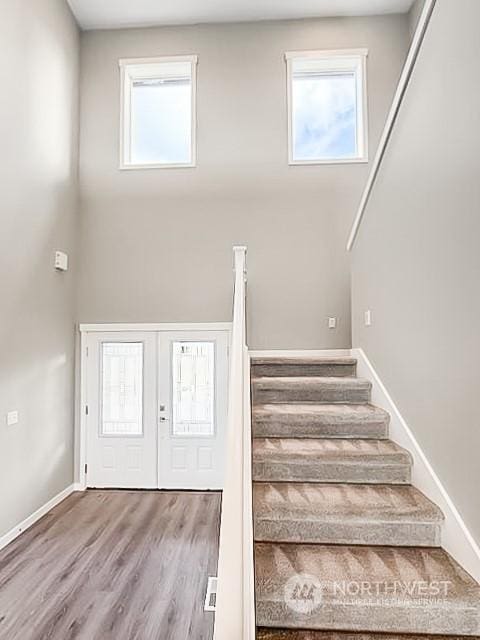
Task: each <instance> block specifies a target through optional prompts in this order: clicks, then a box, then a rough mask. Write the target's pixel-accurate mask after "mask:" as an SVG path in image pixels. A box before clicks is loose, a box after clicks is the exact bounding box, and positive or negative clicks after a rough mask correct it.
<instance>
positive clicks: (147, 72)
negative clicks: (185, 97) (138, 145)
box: [119, 55, 198, 170]
mask: <svg viewBox="0 0 480 640" xmlns="http://www.w3.org/2000/svg"><path fill="white" fill-rule="evenodd" d="M169 62H170V63H175V62H180V63H181V62H184V63H185V62H189V63H190V65H191V77H192V100H191V149H190V157H191V160H190V162H173V163H172V162H170V163H168V162H154V163H148V164H140V163H132V162H131V160H130V158H131V148H132V119H131V99H132V85H133V81H134V80H135V79H136V78H152V79H153V78H158V77H159V73H158V67H159V65H162V64H165V63H169ZM197 65H198V56H197V55H182V56H161V57H155V58H122V59H120V60H119V66H120V77H121V79H120V85H121V86H120V165H119V168H120V170H142V169H182V168H187V169H188V168H193V167H196V166H197Z"/></svg>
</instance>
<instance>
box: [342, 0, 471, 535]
mask: <svg viewBox="0 0 480 640" xmlns="http://www.w3.org/2000/svg"><path fill="white" fill-rule="evenodd" d="M479 24H480V2H478V0H457V1H456V2H451V0H438V2H437V6H436V9H435V11H434V15H433V20H432V23H431V26H430V29H429V32H428V33H427V36H426V41H425V44H424V48H423V50H422V52H421V54H420V58H419V61H418V63H417V67H416V70H415V72H414V75H413V79H412V83H411V85H410V88H409V90H408V93H407V96H406V101H405V103H404V105H403V107H402V111H401V114H400V117H399V122H398V124H397V126H396V129H395V132H394V134H393V138H392V141H391V144H390V147H389V150H388V152H387V155H386V158H385V161H384V163H383V166H382V168H381V171H380V175H379V180H378V183H377V185H376V188H375V190H374V193H373V197H372V199H371V201H370V204H369V206H368V209H367V212H366V217H365V219H364V222H363V225H362V227H361V229H360V235H359V237H358V241H357V244H356V246H355V249H354V252H353V276H352V277H353V327H354V340H353V342H354V346H358V347H362V348H363V349H364V350H365V352H366V354H367V356H368V357H369V358H370V359H371V361H372V363H373V365H374V366H375V367H376V369H377V371H378V373H379V375H380V376H381V378H382V380H383V382H384V383H385V384H386V387H387V389H388V390H389V392H390V393H391V394H392V396H393V398H394V401H395V402H396V403H397V404H398V406H399V408H400V410H401V412H402V413H403V416H404V417H405V419H406V421H407V423H408V424H409V426H410V427H411V428H412V430H413V432H414V434H415V436H416V437H417V439H418V441H419V443H420V445H421V446H422V448H423V450H424V451H425V453H426V455H427V457H428V459H429V460H430V462H431V464H432V465H433V468H434V469H435V471H436V472H437V474H438V475H439V477H440V479H441V480H442V482H443V483H444V485H445V487H446V489H447V491H448V492H449V494H450V496H451V498H452V499H453V502H454V504H455V506H456V507H457V508H458V510H459V511H460V513H461V514H462V516H463V517H464V520H465V522H466V524H467V526H468V527H469V528H470V529H471V531H472V533H473V534H474V535H475V536H476V539H477V541H480V509H479V498H478V487H479V485H480V464H479V452H480V403H479V402H478V395H479V390H480V374H479V368H478V362H477V358H478V355H479V353H480V295H479V290H480V251H479V247H478V240H479V237H480V215H479V211H480V180H479V176H480V156H479V148H480V125H479V114H480V85H479V82H478V68H477V67H478V60H480V39H479V37H478V25H479ZM365 309H371V310H372V317H373V325H372V326H371V327H370V328H366V327H365V326H363V323H362V320H363V312H364V310H365Z"/></svg>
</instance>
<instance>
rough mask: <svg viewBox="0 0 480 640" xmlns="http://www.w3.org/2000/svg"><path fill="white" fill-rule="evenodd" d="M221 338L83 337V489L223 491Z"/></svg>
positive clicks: (215, 334)
mask: <svg viewBox="0 0 480 640" xmlns="http://www.w3.org/2000/svg"><path fill="white" fill-rule="evenodd" d="M228 335H229V334H228V332H225V331H178V332H170V331H169V332H166V331H159V332H131V331H129V332H124V333H123V332H121V333H120V332H111V333H98V332H96V333H89V334H88V336H87V340H86V342H87V349H88V357H87V408H86V410H87V417H86V439H87V442H86V461H87V475H86V479H87V486H88V487H98V488H107V487H108V488H133V489H156V488H160V489H221V488H222V486H223V474H224V457H225V429H226V424H227V388H228V379H227V378H228V363H227V358H228V355H227V354H228V347H227V345H228Z"/></svg>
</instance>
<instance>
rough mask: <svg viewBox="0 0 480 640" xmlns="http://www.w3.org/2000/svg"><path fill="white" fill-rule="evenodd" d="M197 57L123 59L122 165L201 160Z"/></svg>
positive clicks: (163, 164) (188, 164)
mask: <svg viewBox="0 0 480 640" xmlns="http://www.w3.org/2000/svg"><path fill="white" fill-rule="evenodd" d="M196 66H197V57H196V56H176V57H172V58H156V59H151V60H121V61H120V68H121V73H122V123H121V135H122V144H121V162H120V166H121V168H122V169H135V168H137V169H138V168H154V167H192V166H194V165H195V134H196V131H195V130H196V114H195V92H196Z"/></svg>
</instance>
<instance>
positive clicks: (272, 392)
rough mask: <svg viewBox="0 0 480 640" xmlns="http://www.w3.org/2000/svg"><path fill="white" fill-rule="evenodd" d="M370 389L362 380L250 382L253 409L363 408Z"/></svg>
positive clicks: (298, 378) (310, 378)
mask: <svg viewBox="0 0 480 640" xmlns="http://www.w3.org/2000/svg"><path fill="white" fill-rule="evenodd" d="M371 389H372V384H371V382H369V381H368V380H363V379H362V378H352V377H344V378H341V377H322V376H288V377H283V376H277V377H274V376H271V377H270V376H264V377H260V378H252V402H253V404H254V405H256V404H267V403H278V402H299V403H310V402H314V403H319V402H321V403H338V402H340V403H352V404H364V403H368V402H369V401H370V394H371Z"/></svg>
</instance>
